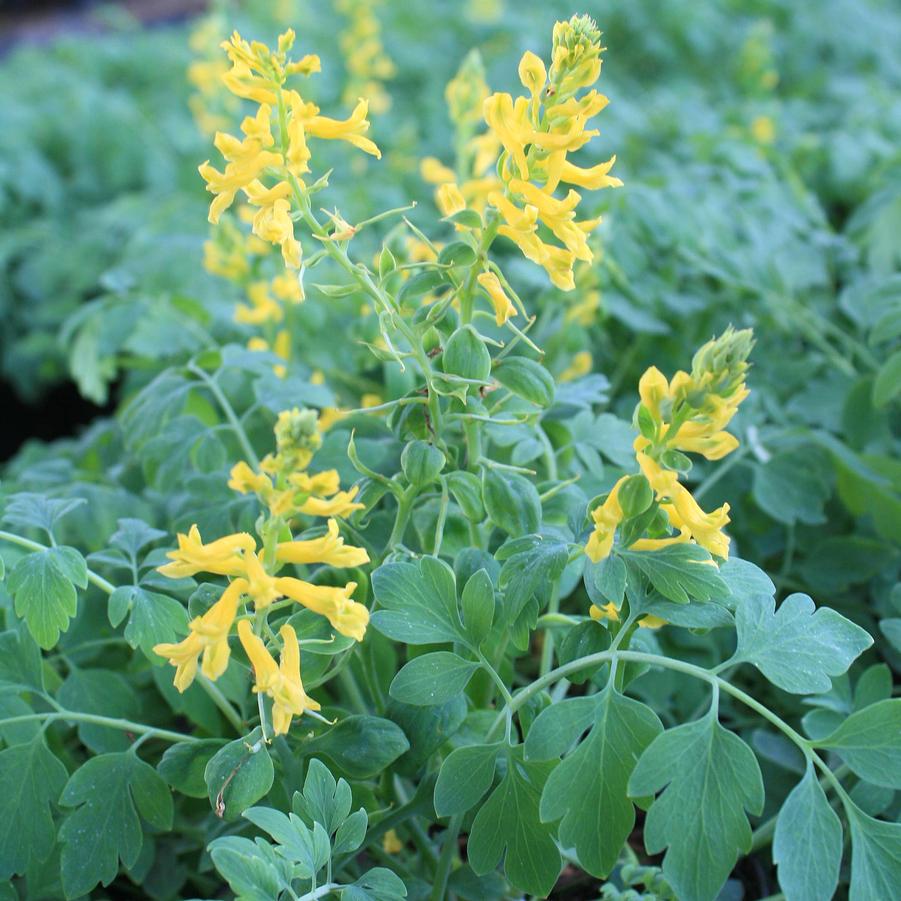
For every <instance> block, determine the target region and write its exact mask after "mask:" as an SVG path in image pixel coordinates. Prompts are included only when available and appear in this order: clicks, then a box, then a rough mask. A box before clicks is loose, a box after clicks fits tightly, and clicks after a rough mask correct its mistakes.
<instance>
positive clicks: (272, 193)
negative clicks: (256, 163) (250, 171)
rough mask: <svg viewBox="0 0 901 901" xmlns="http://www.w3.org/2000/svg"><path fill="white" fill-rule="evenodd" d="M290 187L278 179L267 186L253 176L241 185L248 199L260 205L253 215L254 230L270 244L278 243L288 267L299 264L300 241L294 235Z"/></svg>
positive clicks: (292, 267)
mask: <svg viewBox="0 0 901 901" xmlns="http://www.w3.org/2000/svg"><path fill="white" fill-rule="evenodd" d="M292 190H293V189H292V187H291V185H290V184H288V182H285V181H283V182H279V183H278V184H277V185H274V186H273V187H271V188H266V187H264V186H263V184H262V183H261V182H260V181H259V180H256V179H254V180H253V181H252V182H250V183H249V184H247V185H245V186H244V192H245V193H246V194H247V199H248V200H249V201H250V202H251V203H252V204H253V205H254V206H256V207H259V209H258V210H257V212H256V214H255V215H254V217H253V233H254V234H255V235H257V237H259V238H262V239H263V240H264V241H268V242H269V243H270V244H279V245H281V249H282V258H283V259H284V261H285V265H286V266H288V267H289V268H290V269H298V268H299V267H300V258H301V247H300V242H299V241H297V239H296V238H295V237H294V222H293V220H292V219H291V203H290V202H289V200H288V198H289V197H290V196H291V193H292Z"/></svg>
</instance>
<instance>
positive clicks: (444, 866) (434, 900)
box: [429, 813, 463, 901]
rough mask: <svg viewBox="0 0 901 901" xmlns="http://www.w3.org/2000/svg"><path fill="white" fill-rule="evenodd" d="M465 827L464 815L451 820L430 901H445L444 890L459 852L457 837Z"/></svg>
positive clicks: (457, 815) (456, 815)
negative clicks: (456, 853) (463, 826)
mask: <svg viewBox="0 0 901 901" xmlns="http://www.w3.org/2000/svg"><path fill="white" fill-rule="evenodd" d="M462 825H463V814H461V813H457V814H454V816H452V817H451V818H450V822H449V823H448V825H447V831H446V832H445V833H444V845H443V846H442V848H441V857H439V858H438V869H437V871H436V872H435V882H434V883H433V885H432V893H431V894H430V895H429V901H444V898H445V894H444V890H445V888H446V887H447V880H448V877H449V876H450V871H451V867H452V866H453V864H454V856H455V852H456V851H457V837H458V836H459V835H460V827H461V826H462Z"/></svg>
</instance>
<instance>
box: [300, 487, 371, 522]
mask: <svg viewBox="0 0 901 901" xmlns="http://www.w3.org/2000/svg"><path fill="white" fill-rule="evenodd" d="M356 496H357V488H356V487H354V488H351V489H350V490H349V491H339V492H338V493H337V494H335V495H334V496H333V497H330V498H323V497H310V498H307V500H305V501H304V502H303V503H302V504H300V506H299V507H298V508H297V510H298V512H299V513H303V514H305V515H306V516H338V517H344V516H349V515H350V514H351V513H353V512H354V511H355V510H365V509H366V505H365V504H361V503H359V501H354V498H355V497H356Z"/></svg>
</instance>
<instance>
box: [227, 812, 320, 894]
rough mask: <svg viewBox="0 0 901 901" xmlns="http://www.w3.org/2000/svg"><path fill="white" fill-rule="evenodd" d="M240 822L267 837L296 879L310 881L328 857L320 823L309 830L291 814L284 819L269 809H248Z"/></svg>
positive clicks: (299, 819)
mask: <svg viewBox="0 0 901 901" xmlns="http://www.w3.org/2000/svg"><path fill="white" fill-rule="evenodd" d="M244 818H245V819H247V820H250V822H251V823H253V824H254V825H255V826H257V827H258V828H260V829H262V830H263V831H264V832H266V833H268V834H269V835H270V836H271V837H272V838H273V839H274V840H275V841H276V842H277V844H278V845H279V847H278V849H277V850H278V853H279V854H281V856H282V857H285V858H287V859H288V860H290V861H291V862H292V863H293V864H295V866H296V873H295V875H296V876H299V877H300V878H302V879H312V878H313V877H314V876H315V875H316V874H317V873H318V872H319V871H320V870H321V869H322V868H323V867H324V866H325V864H326V862H327V861H328V859H329V857H330V856H331V843H330V842H329V837H328V833H327V832H326V831H325V829H324V828H323V826H322V823H318V822H314V823H313V828H312V829H310V828H309V827H308V826H307V824H306V823H304V821H303V820H302V819H301V818H300V817H299V816H297V814H295V813H291V814H288V815H285V814H284V813H282V812H281V811H280V810H274V809H273V808H271V807H251V808H250V809H249V810H245V811H244Z"/></svg>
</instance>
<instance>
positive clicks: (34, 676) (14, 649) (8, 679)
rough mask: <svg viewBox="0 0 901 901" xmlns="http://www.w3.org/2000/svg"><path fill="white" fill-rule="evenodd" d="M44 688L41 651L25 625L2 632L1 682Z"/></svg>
mask: <svg viewBox="0 0 901 901" xmlns="http://www.w3.org/2000/svg"><path fill="white" fill-rule="evenodd" d="M3 683H5V684H6V685H17V686H18V685H22V686H27V687H28V688H36V689H38V691H43V690H44V662H43V659H42V658H41V651H40V648H38V646H37V644H36V643H35V640H34V638H32V636H31V633H30V632H29V631H28V630H27V629H26V628H25V626H24V625H21V624H20V625H18V626H17V627H16V628H13V629H7V631H5V632H0V684H3Z"/></svg>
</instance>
